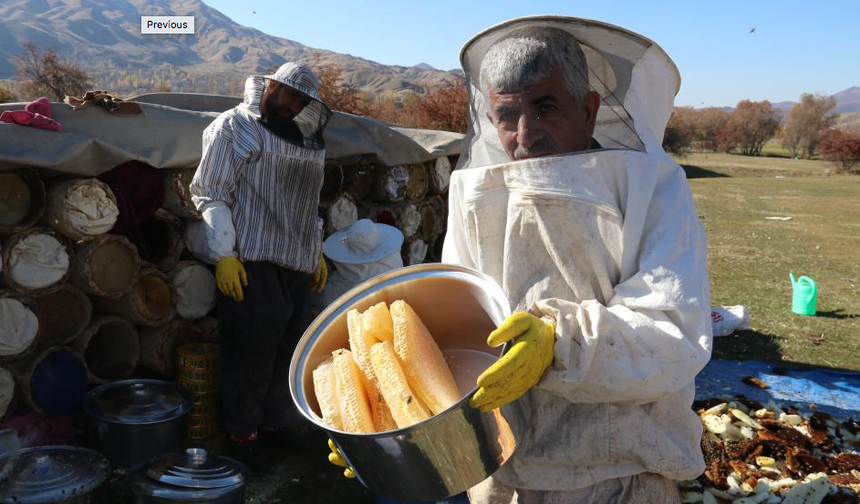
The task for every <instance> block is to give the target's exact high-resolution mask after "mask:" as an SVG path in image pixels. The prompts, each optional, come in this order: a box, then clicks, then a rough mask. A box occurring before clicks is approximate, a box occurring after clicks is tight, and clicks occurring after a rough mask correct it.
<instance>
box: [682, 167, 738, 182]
mask: <svg viewBox="0 0 860 504" xmlns="http://www.w3.org/2000/svg"><path fill="white" fill-rule="evenodd" d="M681 168H683V169H684V173H685V174H686V175H687V178H688V179H696V178H726V177H729V175H726V174H725V173H720V172H715V171H713V170H706V169H704V168H702V167H700V166H696V165H688V164H682V165H681Z"/></svg>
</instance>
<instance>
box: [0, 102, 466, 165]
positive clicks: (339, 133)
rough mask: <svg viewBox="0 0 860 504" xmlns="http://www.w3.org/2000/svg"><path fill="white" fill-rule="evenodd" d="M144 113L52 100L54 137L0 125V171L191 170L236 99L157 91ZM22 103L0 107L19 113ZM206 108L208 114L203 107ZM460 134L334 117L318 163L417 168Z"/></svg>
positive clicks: (446, 150)
mask: <svg viewBox="0 0 860 504" xmlns="http://www.w3.org/2000/svg"><path fill="white" fill-rule="evenodd" d="M136 100H137V101H138V102H140V104H141V107H142V108H143V111H144V113H143V114H139V115H133V116H114V115H112V114H110V113H108V112H107V111H105V110H104V109H102V108H101V107H89V108H85V109H82V110H79V111H74V110H72V109H71V107H70V106H68V105H66V104H64V103H52V104H51V112H52V114H53V117H54V119H55V120H57V122H59V123H60V124H62V126H63V131H62V132H59V133H57V132H53V131H44V130H39V129H35V128H29V127H25V126H18V125H12V124H2V123H0V169H6V168H11V167H16V166H22V165H24V166H34V167H38V168H44V169H50V170H55V171H59V172H66V173H73V174H77V175H83V176H95V175H99V174H101V173H104V172H106V171H108V170H110V169H112V168H113V167H115V166H117V165H119V164H122V163H124V162H126V161H130V160H137V161H141V162H144V163H146V164H149V165H152V166H154V167H156V168H193V167H196V166H197V163H198V161H199V160H200V152H201V134H202V133H203V130H204V129H205V128H206V126H208V125H209V123H210V122H212V120H213V119H215V117H217V115H218V114H219V113H220V112H221V111H223V110H226V109H228V108H230V107H232V106H234V105H235V104H238V103H239V101H240V100H239V98H234V97H229V96H216V95H199V94H179V93H163V94H152V95H144V96H140V97H137V98H136ZM23 106H24V104H22V103H8V104H3V105H0V112H2V111H4V110H19V109H22V108H23ZM207 109H214V110H211V111H209V110H207ZM462 138H463V135H461V134H458V133H449V132H444V131H429V130H412V129H408V128H396V127H392V126H390V125H388V124H386V123H383V122H381V121H377V120H375V119H370V118H366V117H360V116H354V115H350V114H343V113H340V112H336V113H335V114H334V116H333V117H332V120H331V122H330V123H329V125H328V127H327V128H326V132H325V140H326V158H328V159H337V160H340V161H342V162H343V163H348V164H357V163H360V162H361V163H378V164H381V165H386V166H394V165H399V164H411V163H420V162H423V161H429V160H431V159H434V158H436V157H439V156H443V155H454V154H459V153H460V149H461V140H462Z"/></svg>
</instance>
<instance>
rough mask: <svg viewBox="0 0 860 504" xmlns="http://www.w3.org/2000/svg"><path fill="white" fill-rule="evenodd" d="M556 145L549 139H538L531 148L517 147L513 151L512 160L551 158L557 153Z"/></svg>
mask: <svg viewBox="0 0 860 504" xmlns="http://www.w3.org/2000/svg"><path fill="white" fill-rule="evenodd" d="M559 150H560V149H559V148H558V144H557V143H555V141H554V140H553V139H551V138H546V137H544V138H539V139H537V140H535V142H534V143H532V145H531V147H525V146H522V145H517V148H516V150H514V159H525V158H530V157H536V156H551V155H553V154H558V153H559Z"/></svg>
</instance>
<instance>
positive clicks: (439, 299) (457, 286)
mask: <svg viewBox="0 0 860 504" xmlns="http://www.w3.org/2000/svg"><path fill="white" fill-rule="evenodd" d="M397 299H403V300H405V301H406V302H407V303H409V304H410V305H411V306H412V307H413V308H414V309H415V311H416V312H417V313H418V315H419V316H420V317H421V320H422V321H423V322H424V324H425V325H426V326H427V328H428V329H429V330H430V333H431V334H432V335H433V337H434V338H435V340H436V342H437V343H438V345H439V347H440V348H441V349H442V351H443V353H445V354H446V358H448V360H449V364H451V363H452V360H451V359H450V357H451V356H452V355H454V356H457V357H462V355H464V353H465V355H467V356H468V355H472V356H473V357H478V356H484V357H483V358H482V359H478V360H476V361H474V360H472V361H470V360H469V359H466V360H463V359H459V360H458V362H455V363H453V365H452V370H453V371H454V374H455V377H457V378H458V385H459V386H460V391H461V392H462V393H463V398H462V399H461V400H460V401H459V402H457V403H456V404H455V405H453V406H451V407H450V408H448V409H447V410H445V411H443V412H441V413H439V414H437V415H435V416H433V417H432V418H429V419H427V420H425V421H423V422H420V423H418V424H415V425H412V426H410V427H406V428H403V429H397V430H393V431H388V432H381V433H375V434H351V433H347V432H342V431H338V430H334V429H333V428H332V427H331V426H329V425H327V424H325V423H323V422H322V420H321V417H320V410H319V405H318V404H317V400H316V397H315V396H314V392H313V377H312V373H313V370H314V368H315V367H316V366H317V365H318V364H319V363H321V362H322V361H323V360H325V359H326V358H327V357H329V356H330V355H331V352H332V351H333V350H335V349H337V348H346V347H348V346H349V341H348V332H347V324H346V312H347V311H348V310H350V309H352V308H358V309H360V310H364V309H367V308H368V307H370V306H371V305H374V304H376V303H379V302H380V301H385V302H387V303H391V302H392V301H395V300H397ZM509 314H510V306H509V304H508V300H507V298H506V297H505V295H504V293H503V292H502V290H501V288H500V287H499V286H498V284H496V283H495V282H494V281H493V280H492V279H491V278H489V277H488V276H485V275H483V274H481V273H479V272H477V271H474V270H472V269H469V268H463V267H459V266H452V265H445V264H421V265H417V266H410V267H408V268H403V269H399V270H396V271H392V272H390V273H386V274H384V275H380V276H378V277H376V278H374V279H372V280H370V281H368V282H365V283H363V284H361V285H359V286H358V287H356V288H354V289H352V290H351V291H349V292H347V293H346V294H344V295H343V296H341V297H340V298H339V299H337V300H336V301H335V302H334V303H332V304H331V305H330V306H329V307H327V308H326V309H325V310H324V311H323V312H322V313H321V314H320V315H319V316H318V317H317V318H316V320H314V322H313V323H312V324H311V325H310V327H309V328H308V329H307V331H306V332H305V334H304V336H303V337H302V339H301V341H300V342H299V345H298V347H297V348H296V352H295V354H294V355H293V359H292V363H291V365H290V392H291V393H292V396H293V400H294V401H295V403H296V406H297V407H298V408H299V410H300V411H301V412H302V414H304V416H305V417H307V419H308V420H310V421H311V422H313V423H314V424H316V425H318V426H320V427H321V428H323V429H324V430H326V432H327V433H328V435H329V437H330V438H331V439H332V440H333V441H334V442H335V444H337V446H338V447H339V448H340V450H341V451H342V452H343V454H344V456H345V457H346V458H347V460H348V461H349V463H350V465H351V466H352V467H353V469H354V470H355V473H356V475H357V476H358V478H359V480H360V481H361V482H362V483H363V484H364V485H365V486H366V487H367V488H369V489H370V490H371V491H373V492H375V493H377V494H380V495H384V496H386V497H391V498H394V499H399V500H405V501H432V500H438V499H442V498H445V497H449V496H451V495H455V494H458V493H460V492H462V491H464V490H466V489H468V488H470V487H472V486H474V485H475V484H477V483H479V482H481V481H482V480H484V479H485V478H487V477H488V476H490V475H491V474H493V473H494V472H495V471H496V470H497V469H498V468H499V467H501V465H502V464H504V463H505V461H507V459H508V458H509V457H510V456H511V454H512V453H513V451H514V449H515V448H516V443H515V441H514V439H513V435H512V433H511V431H510V428H509V426H508V424H507V423H506V422H505V420H504V418H502V416H501V415H500V414H498V411H494V412H490V413H483V412H481V411H480V410H477V409H474V408H472V407H470V406H469V404H468V398H469V396H470V395H471V394H472V393H473V392H474V390H475V379H476V378H477V375H478V374H480V372H481V371H483V370H484V369H485V368H486V367H487V366H488V365H489V364H491V363H492V362H494V361H495V360H496V359H497V358H498V353H497V354H496V355H488V354H487V353H486V352H489V351H490V349H488V348H487V345H486V337H487V335H488V334H489V333H490V331H492V330H493V329H494V328H495V327H496V326H497V325H498V324H499V323H501V321H502V320H504V318H505V317H506V316H508V315H509ZM455 368H458V369H455Z"/></svg>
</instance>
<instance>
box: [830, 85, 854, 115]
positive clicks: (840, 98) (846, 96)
mask: <svg viewBox="0 0 860 504" xmlns="http://www.w3.org/2000/svg"><path fill="white" fill-rule="evenodd" d="M833 97H834V98H836V111H837V112H840V113H844V112H860V87H858V86H852V87H850V88H848V89H846V90H845V91H840V92H838V93H836V94H835V95H833Z"/></svg>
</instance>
